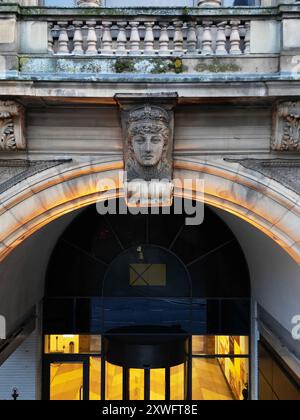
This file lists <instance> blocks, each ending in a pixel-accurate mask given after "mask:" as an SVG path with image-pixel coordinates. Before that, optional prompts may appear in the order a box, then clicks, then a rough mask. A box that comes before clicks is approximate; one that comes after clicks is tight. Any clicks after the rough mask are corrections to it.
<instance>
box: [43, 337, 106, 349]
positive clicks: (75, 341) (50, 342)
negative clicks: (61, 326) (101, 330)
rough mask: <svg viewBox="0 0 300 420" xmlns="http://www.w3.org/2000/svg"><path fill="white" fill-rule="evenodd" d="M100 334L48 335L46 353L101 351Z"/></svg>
mask: <svg viewBox="0 0 300 420" xmlns="http://www.w3.org/2000/svg"><path fill="white" fill-rule="evenodd" d="M100 352H101V337H100V336H99V335H73V334H64V335H59V334H57V335H46V336H45V353H64V354H84V353H100Z"/></svg>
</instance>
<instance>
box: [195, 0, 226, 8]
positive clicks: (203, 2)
mask: <svg viewBox="0 0 300 420" xmlns="http://www.w3.org/2000/svg"><path fill="white" fill-rule="evenodd" d="M221 6H222V0H198V7H221Z"/></svg>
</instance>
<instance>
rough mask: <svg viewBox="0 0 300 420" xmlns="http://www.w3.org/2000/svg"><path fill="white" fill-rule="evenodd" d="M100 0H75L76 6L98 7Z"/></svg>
mask: <svg viewBox="0 0 300 420" xmlns="http://www.w3.org/2000/svg"><path fill="white" fill-rule="evenodd" d="M101 3H102V1H101V0H77V6H78V7H100V6H101Z"/></svg>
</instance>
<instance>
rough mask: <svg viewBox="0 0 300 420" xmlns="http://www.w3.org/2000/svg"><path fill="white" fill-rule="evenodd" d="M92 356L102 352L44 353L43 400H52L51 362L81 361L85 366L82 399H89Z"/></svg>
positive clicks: (83, 366) (97, 355) (98, 355)
mask: <svg viewBox="0 0 300 420" xmlns="http://www.w3.org/2000/svg"><path fill="white" fill-rule="evenodd" d="M90 357H100V354H98V353H97V354H53V353H52V354H49V355H47V354H44V357H43V384H42V385H43V391H42V393H43V400H50V366H51V363H81V364H82V368H83V378H82V382H83V383H82V385H83V393H82V399H83V400H89V395H90V364H89V362H90ZM99 400H100V399H99Z"/></svg>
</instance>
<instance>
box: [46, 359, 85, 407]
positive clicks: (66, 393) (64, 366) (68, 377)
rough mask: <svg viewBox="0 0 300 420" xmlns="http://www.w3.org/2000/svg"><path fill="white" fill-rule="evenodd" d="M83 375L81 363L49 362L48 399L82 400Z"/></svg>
mask: <svg viewBox="0 0 300 420" xmlns="http://www.w3.org/2000/svg"><path fill="white" fill-rule="evenodd" d="M83 376H84V365H83V363H77V362H53V363H50V400H69V401H76V400H77V401H78V400H83Z"/></svg>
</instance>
